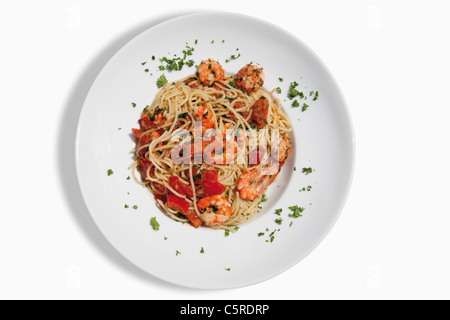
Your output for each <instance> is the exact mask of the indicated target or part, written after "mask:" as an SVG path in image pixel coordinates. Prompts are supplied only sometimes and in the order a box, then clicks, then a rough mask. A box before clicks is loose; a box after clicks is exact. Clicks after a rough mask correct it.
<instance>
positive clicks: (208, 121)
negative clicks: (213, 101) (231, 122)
mask: <svg viewBox="0 0 450 320" xmlns="http://www.w3.org/2000/svg"><path fill="white" fill-rule="evenodd" d="M194 119H195V120H196V121H201V122H202V133H205V131H206V130H208V129H212V128H214V117H213V114H212V112H211V111H210V110H209V109H208V107H207V104H206V103H202V104H201V105H200V106H199V107H195V109H194Z"/></svg>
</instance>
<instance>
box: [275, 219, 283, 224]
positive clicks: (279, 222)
mask: <svg viewBox="0 0 450 320" xmlns="http://www.w3.org/2000/svg"><path fill="white" fill-rule="evenodd" d="M275 223H276V224H282V223H283V219H281V218H279V219H276V220H275Z"/></svg>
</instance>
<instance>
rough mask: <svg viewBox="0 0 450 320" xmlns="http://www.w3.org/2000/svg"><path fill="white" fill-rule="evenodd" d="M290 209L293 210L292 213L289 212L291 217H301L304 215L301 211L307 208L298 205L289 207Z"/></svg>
mask: <svg viewBox="0 0 450 320" xmlns="http://www.w3.org/2000/svg"><path fill="white" fill-rule="evenodd" d="M289 210H291V211H292V213H291V214H289V217H291V218H300V217H302V215H301V213H302V212H303V211H304V210H305V208H303V207H299V206H297V205H296V206H292V207H289Z"/></svg>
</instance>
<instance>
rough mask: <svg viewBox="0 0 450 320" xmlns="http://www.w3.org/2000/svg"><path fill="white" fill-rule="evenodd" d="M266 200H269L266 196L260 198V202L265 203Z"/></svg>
mask: <svg viewBox="0 0 450 320" xmlns="http://www.w3.org/2000/svg"><path fill="white" fill-rule="evenodd" d="M267 200H269V198H267V196H266V194H265V193H264V194H263V195H262V197H261V202H267Z"/></svg>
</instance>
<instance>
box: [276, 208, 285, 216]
mask: <svg viewBox="0 0 450 320" xmlns="http://www.w3.org/2000/svg"><path fill="white" fill-rule="evenodd" d="M281 212H283V209H276V210H275V214H276V215H280V213H281Z"/></svg>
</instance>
